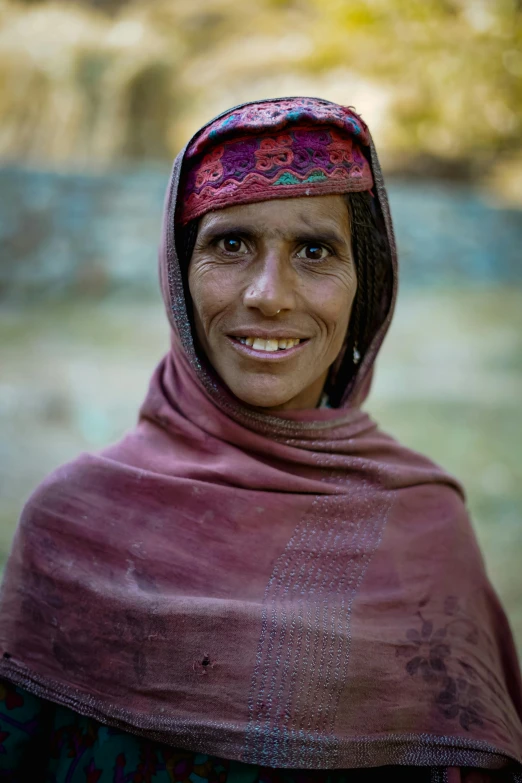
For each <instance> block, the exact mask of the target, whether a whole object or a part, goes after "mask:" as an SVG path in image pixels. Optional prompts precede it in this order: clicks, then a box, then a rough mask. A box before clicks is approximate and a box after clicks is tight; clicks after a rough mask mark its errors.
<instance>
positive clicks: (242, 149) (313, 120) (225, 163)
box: [178, 98, 373, 224]
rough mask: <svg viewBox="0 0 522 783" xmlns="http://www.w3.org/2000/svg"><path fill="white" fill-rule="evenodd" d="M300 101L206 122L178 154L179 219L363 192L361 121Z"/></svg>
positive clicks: (367, 174) (367, 180)
mask: <svg viewBox="0 0 522 783" xmlns="http://www.w3.org/2000/svg"><path fill="white" fill-rule="evenodd" d="M301 103H302V106H301V105H299V106H297V107H296V101H295V100H293V101H272V102H264V103H259V104H254V105H250V106H248V107H244V108H240V109H238V110H234V111H232V112H230V113H229V114H227V115H225V116H224V117H220V118H219V119H217V120H216V121H215V122H213V123H211V124H210V125H209V126H207V128H205V130H204V131H203V133H202V134H200V135H199V136H198V137H196V139H195V140H194V142H193V143H192V144H191V146H190V147H189V149H188V150H187V153H186V156H185V162H186V163H185V165H186V169H185V175H184V179H183V190H184V197H183V200H182V207H181V210H180V214H179V218H178V219H179V222H180V223H182V224H186V223H188V222H189V221H190V220H193V219H194V218H198V217H200V216H201V215H203V214H205V213H206V212H210V211H213V210H216V209H222V208H224V207H228V206H232V205H233V204H248V203H252V202H255V201H265V200H267V199H273V198H293V197H296V196H319V195H328V194H335V193H348V192H353V191H361V190H370V189H371V188H372V186H373V176H372V172H371V168H370V164H369V162H368V160H367V158H366V157H365V155H364V154H363V152H362V150H361V145H367V144H368V143H369V134H368V130H367V128H366V126H365V125H364V123H363V122H362V120H361V118H360V117H358V115H356V114H355V113H354V112H353V111H352V110H351V109H347V108H345V107H342V106H336V105H333V104H325V103H323V102H322V101H319V100H317V99H312V98H309V99H302V101H301ZM287 104H288V105H287Z"/></svg>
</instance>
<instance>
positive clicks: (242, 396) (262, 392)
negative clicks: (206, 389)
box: [227, 379, 299, 410]
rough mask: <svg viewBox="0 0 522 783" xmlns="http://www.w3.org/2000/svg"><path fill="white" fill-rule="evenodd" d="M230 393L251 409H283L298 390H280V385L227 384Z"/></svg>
mask: <svg viewBox="0 0 522 783" xmlns="http://www.w3.org/2000/svg"><path fill="white" fill-rule="evenodd" d="M227 385H228V388H229V389H230V391H231V392H232V393H233V394H234V395H235V396H236V397H237V398H238V399H239V400H240V401H241V402H242V403H244V404H245V405H250V406H251V407H252V408H266V409H267V410H269V409H274V408H275V409H276V410H277V409H284V408H285V407H286V406H288V405H289V404H290V403H291V402H292V400H293V399H294V398H295V397H296V396H297V395H298V394H299V389H297V390H296V389H289V388H288V387H286V388H284V387H283V388H281V384H278V383H275V384H274V383H273V379H272V383H267V384H258V383H255V384H254V383H253V384H237V385H236V384H227Z"/></svg>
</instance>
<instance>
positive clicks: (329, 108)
mask: <svg viewBox="0 0 522 783" xmlns="http://www.w3.org/2000/svg"><path fill="white" fill-rule="evenodd" d="M261 106H262V107H263V112H257V113H255V112H254V113H255V115H256V117H257V118H258V119H257V120H256V121H257V122H258V123H259V127H261V128H264V129H265V130H266V128H267V127H270V125H269V120H267V115H271V116H272V117H273V118H274V121H275V119H276V118H277V121H278V130H281V131H284V130H285V129H287V128H288V129H291V128H293V127H294V126H295V123H297V122H298V121H299V119H300V118H302V115H304V116H305V117H306V120H307V121H308V122H311V121H312V120H313V121H315V123H316V125H317V127H320V126H321V125H322V124H324V125H327V126H329V127H331V126H332V125H335V126H337V127H339V124H342V122H344V119H343V118H345V117H346V118H349V122H350V123H353V122H355V123H358V122H359V123H360V127H364V126H363V125H362V122H361V121H360V120H358V118H357V116H356V115H355V114H354V113H353V112H352V111H351V110H345V109H343V108H342V107H340V106H337V105H335V104H331V103H329V102H327V101H322V100H312V99H289V100H285V101H277V100H275V101H266V102H264V103H263V104H261ZM256 111H257V110H256ZM252 113H253V107H252V106H251V105H247V106H244V107H239V108H238V109H235V110H234V111H233V112H232V113H227V114H225V115H223V116H222V117H221V118H218V119H217V120H215V121H214V122H212V123H210V124H209V125H208V126H206V127H205V128H203V130H202V131H200V133H199V134H197V135H196V137H195V138H194V139H193V140H191V145H192V146H191V149H192V148H194V147H197V148H199V149H201V150H202V151H204V149H205V145H208V144H212V145H214V144H216V143H220V140H221V139H222V138H223V139H225V138H228V136H227V134H228V133H230V124H231V123H232V121H231V120H230V119H229V118H230V117H231V116H233V117H234V119H233V122H234V123H235V130H236V131H237V130H244V128H243V127H242V124H241V123H242V122H243V120H242V119H241V118H244V125H247V123H248V122H249V121H250V120H249V116H251V115H252ZM259 117H261V118H260V119H259ZM341 131H342V128H341ZM347 132H348V131H347ZM359 143H360V145H361V150H362V151H363V153H364V155H365V156H366V158H367V160H368V161H369V162H370V165H371V169H372V176H373V180H374V183H375V189H374V193H375V198H376V202H377V205H378V209H379V212H380V214H381V216H382V219H383V221H384V224H385V225H386V230H387V236H388V251H389V253H388V255H389V264H390V266H391V268H392V270H393V284H392V288H391V290H390V291H389V292H388V296H387V299H386V302H385V304H384V305H383V316H382V323H381V325H380V327H379V328H378V329H377V331H376V334H375V337H374V338H373V342H372V343H371V345H370V348H369V349H368V351H367V352H366V354H365V356H364V357H363V359H362V361H361V363H360V364H359V365H358V368H357V375H356V377H355V379H349V378H343V377H339V376H338V377H337V379H336V383H338V384H342V386H343V389H344V395H343V396H342V402H341V404H340V406H339V407H338V408H335V409H318V410H307V411H298V412H288V413H281V414H278V415H271V414H263V413H261V412H256V411H253V410H251V409H248V408H246V407H245V406H243V405H242V404H241V403H240V402H239V401H238V400H237V399H236V398H234V397H233V396H232V395H231V394H230V392H228V391H227V389H226V388H224V387H223V385H222V384H221V383H220V381H219V379H218V378H217V377H216V376H215V375H214V374H213V372H212V370H211V368H209V367H208V366H207V365H206V363H205V361H204V359H203V358H202V357H200V356H199V355H198V353H197V351H196V348H195V344H194V340H193V334H192V328H191V322H190V318H189V315H188V313H189V307H188V303H187V301H186V299H185V292H184V285H183V273H182V270H181V269H180V264H179V260H178V255H177V251H176V232H175V220H174V216H175V211H176V207H177V205H178V201H179V199H180V198H182V195H178V185H179V181H180V173H181V170H182V164H183V161H184V156H185V152H184V151H183V152H182V153H180V155H179V156H178V158H177V159H176V161H175V163H174V169H173V173H172V178H171V182H170V185H169V188H168V192H167V198H166V203H165V216H164V225H163V240H162V246H161V251H160V277H161V282H162V289H163V295H164V299H165V304H166V309H167V314H168V318H169V322H170V327H171V330H172V347H171V350H170V352H169V353H168V355H167V356H166V357H165V358H164V359H163V361H162V362H161V363H160V365H159V367H158V368H157V369H156V371H155V373H154V375H153V377H152V380H151V383H150V388H149V391H148V394H147V397H146V400H145V402H144V404H143V406H142V409H141V412H140V419H139V423H138V425H137V427H136V428H135V429H134V430H133V431H132V432H130V433H129V434H128V435H127V436H126V437H124V438H123V440H121V441H120V442H119V443H117V444H116V445H113V446H111V447H109V448H107V449H105V450H104V451H102V452H100V453H95V454H84V455H82V456H80V457H79V458H78V459H76V460H75V461H74V462H72V463H70V464H67V465H65V466H63V467H62V468H60V469H58V470H57V471H56V472H54V473H53V474H52V475H51V476H50V477H49V478H48V479H47V480H46V481H44V482H43V484H42V485H41V486H40V487H38V489H37V490H36V491H35V493H34V494H33V496H32V497H31V499H30V500H29V502H28V504H27V506H26V507H25V509H24V511H23V514H22V518H21V520H20V524H19V526H18V529H17V532H16V535H15V539H14V544H13V549H12V553H11V556H10V559H9V562H8V566H7V569H6V572H5V579H4V583H3V588H2V594H1V605H0V651H1V653H2V655H3V657H2V658H1V660H0V674H2V676H3V677H5V678H7V679H8V680H10V681H11V682H13V683H16V684H18V685H20V686H22V687H24V688H25V689H27V690H28V691H31V692H32V693H34V694H37V695H40V696H43V697H45V698H46V699H50V700H52V701H54V702H56V703H58V704H61V705H65V706H68V707H70V708H72V709H73V710H75V711H77V712H78V713H80V714H82V715H84V716H89V717H91V718H95V719H97V720H99V721H101V722H103V723H106V724H108V725H109V726H112V727H117V728H121V729H124V730H127V731H130V732H135V733H137V734H139V735H141V736H143V737H147V738H150V739H155V740H157V741H161V742H165V743H168V744H170V745H172V746H174V747H180V748H185V749H189V750H193V751H197V752H199V753H205V754H213V755H217V756H220V757H223V758H226V759H232V760H240V761H244V762H249V763H253V764H259V765H262V766H272V767H293V768H300V769H335V768H350V767H372V766H379V765H395V764H402V765H414V766H415V765H417V766H433V767H438V766H441V767H464V766H468V767H482V768H488V769H490V770H495V769H501V768H507V767H509V765H512V768H513V770H514V774H518V772H517V770H520V763H521V761H522V757H521V753H522V726H521V714H522V699H521V683H520V675H519V669H518V664H517V658H516V654H515V650H514V646H513V641H512V637H511V633H510V629H509V626H508V623H507V620H506V617H505V615H504V612H503V610H502V607H501V606H500V604H499V601H498V599H497V597H496V595H495V592H494V590H493V589H492V587H491V585H490V583H489V581H488V579H487V576H486V574H485V571H484V565H483V562H482V558H481V555H480V552H479V549H478V546H477V543H476V540H475V536H474V534H473V531H472V528H471V526H470V522H469V520H468V516H467V512H466V506H465V500H464V497H463V492H462V489H461V487H460V486H459V484H458V483H457V482H456V481H455V480H454V479H453V478H452V477H451V476H449V475H447V474H446V473H445V472H444V471H443V470H442V469H441V468H439V467H438V466H436V465H434V464H433V463H432V462H431V461H429V460H428V459H426V458H425V457H423V456H421V455H419V454H417V453H414V452H412V451H411V450H409V449H407V448H405V447H403V446H401V445H400V444H399V443H397V442H396V441H395V440H394V439H393V438H391V437H390V436H388V435H386V434H385V433H383V432H381V431H380V430H379V428H378V427H377V425H376V424H375V423H374V422H373V421H372V420H371V418H370V417H369V416H368V415H367V414H366V413H365V412H363V411H362V410H361V407H360V406H361V403H362V402H363V401H364V398H365V396H366V394H367V392H368V389H369V385H370V379H371V373H372V368H373V364H374V361H375V358H376V355H377V353H378V350H379V347H380V346H381V343H382V340H383V338H384V335H385V333H386V331H387V329H388V327H389V324H390V320H391V317H392V312H393V304H394V301H395V294H396V287H397V259H396V252H395V245H394V239H393V231H392V226H391V220H390V215H389V209H388V202H387V197H386V191H385V188H384V184H383V178H382V174H381V170H380V167H379V163H378V160H377V156H376V153H375V149H374V146H373V144H372V141H371V138H370V136H369V134H368V133H367V131H365V135H364V136H361V137H360V140H359ZM441 779H442V778H441Z"/></svg>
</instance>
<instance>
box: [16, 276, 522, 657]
mask: <svg viewBox="0 0 522 783" xmlns="http://www.w3.org/2000/svg"><path fill="white" fill-rule="evenodd" d="M167 345H168V329H167V323H166V318H165V315H164V312H163V308H162V305H161V304H160V303H159V301H158V300H154V301H148V302H146V303H142V304H137V303H135V302H130V301H125V302H123V301H122V302H119V301H114V300H112V301H109V300H107V301H103V302H98V303H92V302H89V303H88V302H81V301H78V302H74V303H72V304H69V305H67V306H66V305H46V306H41V307H35V306H32V307H29V306H27V307H25V308H24V307H17V308H13V309H9V308H7V307H4V309H3V310H0V366H1V368H2V370H1V376H0V433H1V436H0V561H1V563H2V564H3V563H4V562H5V558H6V556H7V553H8V550H9V545H10V540H11V536H12V534H13V530H14V526H15V524H16V520H17V518H18V515H19V512H20V509H21V507H22V504H23V502H24V499H25V498H26V497H27V495H28V493H29V492H30V491H31V490H32V488H34V486H35V485H36V484H37V483H38V482H39V481H40V480H41V479H42V478H43V477H44V476H45V475H46V474H47V473H48V472H49V471H51V470H52V469H53V468H54V467H55V466H57V465H58V464H60V463H62V462H64V461H66V460H69V459H71V458H72V457H74V456H75V455H76V454H77V453H78V452H79V451H81V450H84V449H96V448H99V447H101V446H103V445H104V444H106V443H107V442H109V441H111V440H114V439H116V438H118V437H119V436H120V435H121V433H122V432H123V431H124V430H125V429H127V428H129V427H131V426H132V425H133V423H134V421H135V419H136V414H137V409H138V406H139V404H140V402H141V400H142V399H143V396H144V393H145V390H146V387H147V383H148V379H149V376H150V374H151V372H152V370H153V368H154V366H155V364H156V361H157V360H159V359H160V357H161V355H162V353H163V352H164V351H165V350H166V348H167ZM367 408H368V410H369V411H370V412H371V413H372V414H373V415H374V417H375V418H376V419H377V420H378V421H379V422H380V423H381V425H382V426H383V428H384V429H386V430H388V431H390V432H391V433H392V434H394V435H395V436H397V437H398V438H399V439H400V440H402V441H403V442H405V443H406V444H407V445H409V446H411V447H413V448H415V449H417V450H419V451H421V452H424V453H426V454H428V455H429V456H430V457H432V458H433V459H435V460H436V461H437V462H439V463H441V464H442V465H444V467H446V468H447V469H449V470H450V471H451V472H453V473H454V474H455V475H456V476H457V477H458V478H459V479H460V480H461V481H462V482H463V484H464V485H465V487H466V489H467V492H468V498H469V506H470V510H471V513H472V515H473V519H474V522H475V526H476V530H477V534H478V536H479V539H480V542H481V545H482V549H483V552H484V556H485V559H486V562H487V566H488V570H489V574H490V576H491V579H492V581H493V583H494V584H495V586H496V588H497V590H498V591H499V593H500V596H501V598H502V599H503V601H504V604H505V606H506V609H507V611H508V615H509V617H510V620H511V623H512V625H513V629H514V631H515V636H516V639H517V643H518V646H519V650H522V600H521V593H522V568H521V566H520V560H521V557H520V555H521V553H522V525H521V518H522V290H520V289H517V288H496V289H486V288H479V289H477V288H475V289H472V290H467V291H462V290H455V289H452V290H438V291H436V290H433V289H431V290H429V291H427V290H426V289H422V290H411V289H410V290H407V291H406V292H405V293H404V294H402V295H401V297H400V299H399V304H398V309H397V314H396V318H395V321H394V324H393V327H392V330H391V332H390V335H389V337H388V339H387V341H386V343H385V346H384V349H383V351H382V355H381V358H380V361H379V364H378V372H377V377H376V382H375V385H374V389H373V392H372V395H371V398H370V400H369V402H368V404H367Z"/></svg>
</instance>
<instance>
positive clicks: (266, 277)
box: [243, 248, 296, 316]
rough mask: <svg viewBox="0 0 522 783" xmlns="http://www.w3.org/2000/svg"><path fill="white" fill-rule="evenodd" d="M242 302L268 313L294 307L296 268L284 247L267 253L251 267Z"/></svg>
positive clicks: (271, 313)
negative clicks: (250, 275)
mask: <svg viewBox="0 0 522 783" xmlns="http://www.w3.org/2000/svg"><path fill="white" fill-rule="evenodd" d="M250 271H251V274H252V277H251V279H250V280H249V282H248V285H247V287H246V289H245V293H244V297H243V303H244V305H245V306H246V307H250V308H255V309H257V310H259V311H260V312H261V313H262V314H263V315H265V316H274V315H277V314H278V313H279V312H282V311H283V310H292V309H294V307H295V290H296V281H295V272H294V269H293V268H292V265H291V263H290V260H289V258H288V255H287V253H285V250H284V249H283V248H281V249H277V250H271V251H267V252H266V253H264V254H263V255H262V256H261V257H260V258H259V259H258V261H257V262H256V264H254V265H253V266H252V267H251V270H250Z"/></svg>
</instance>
